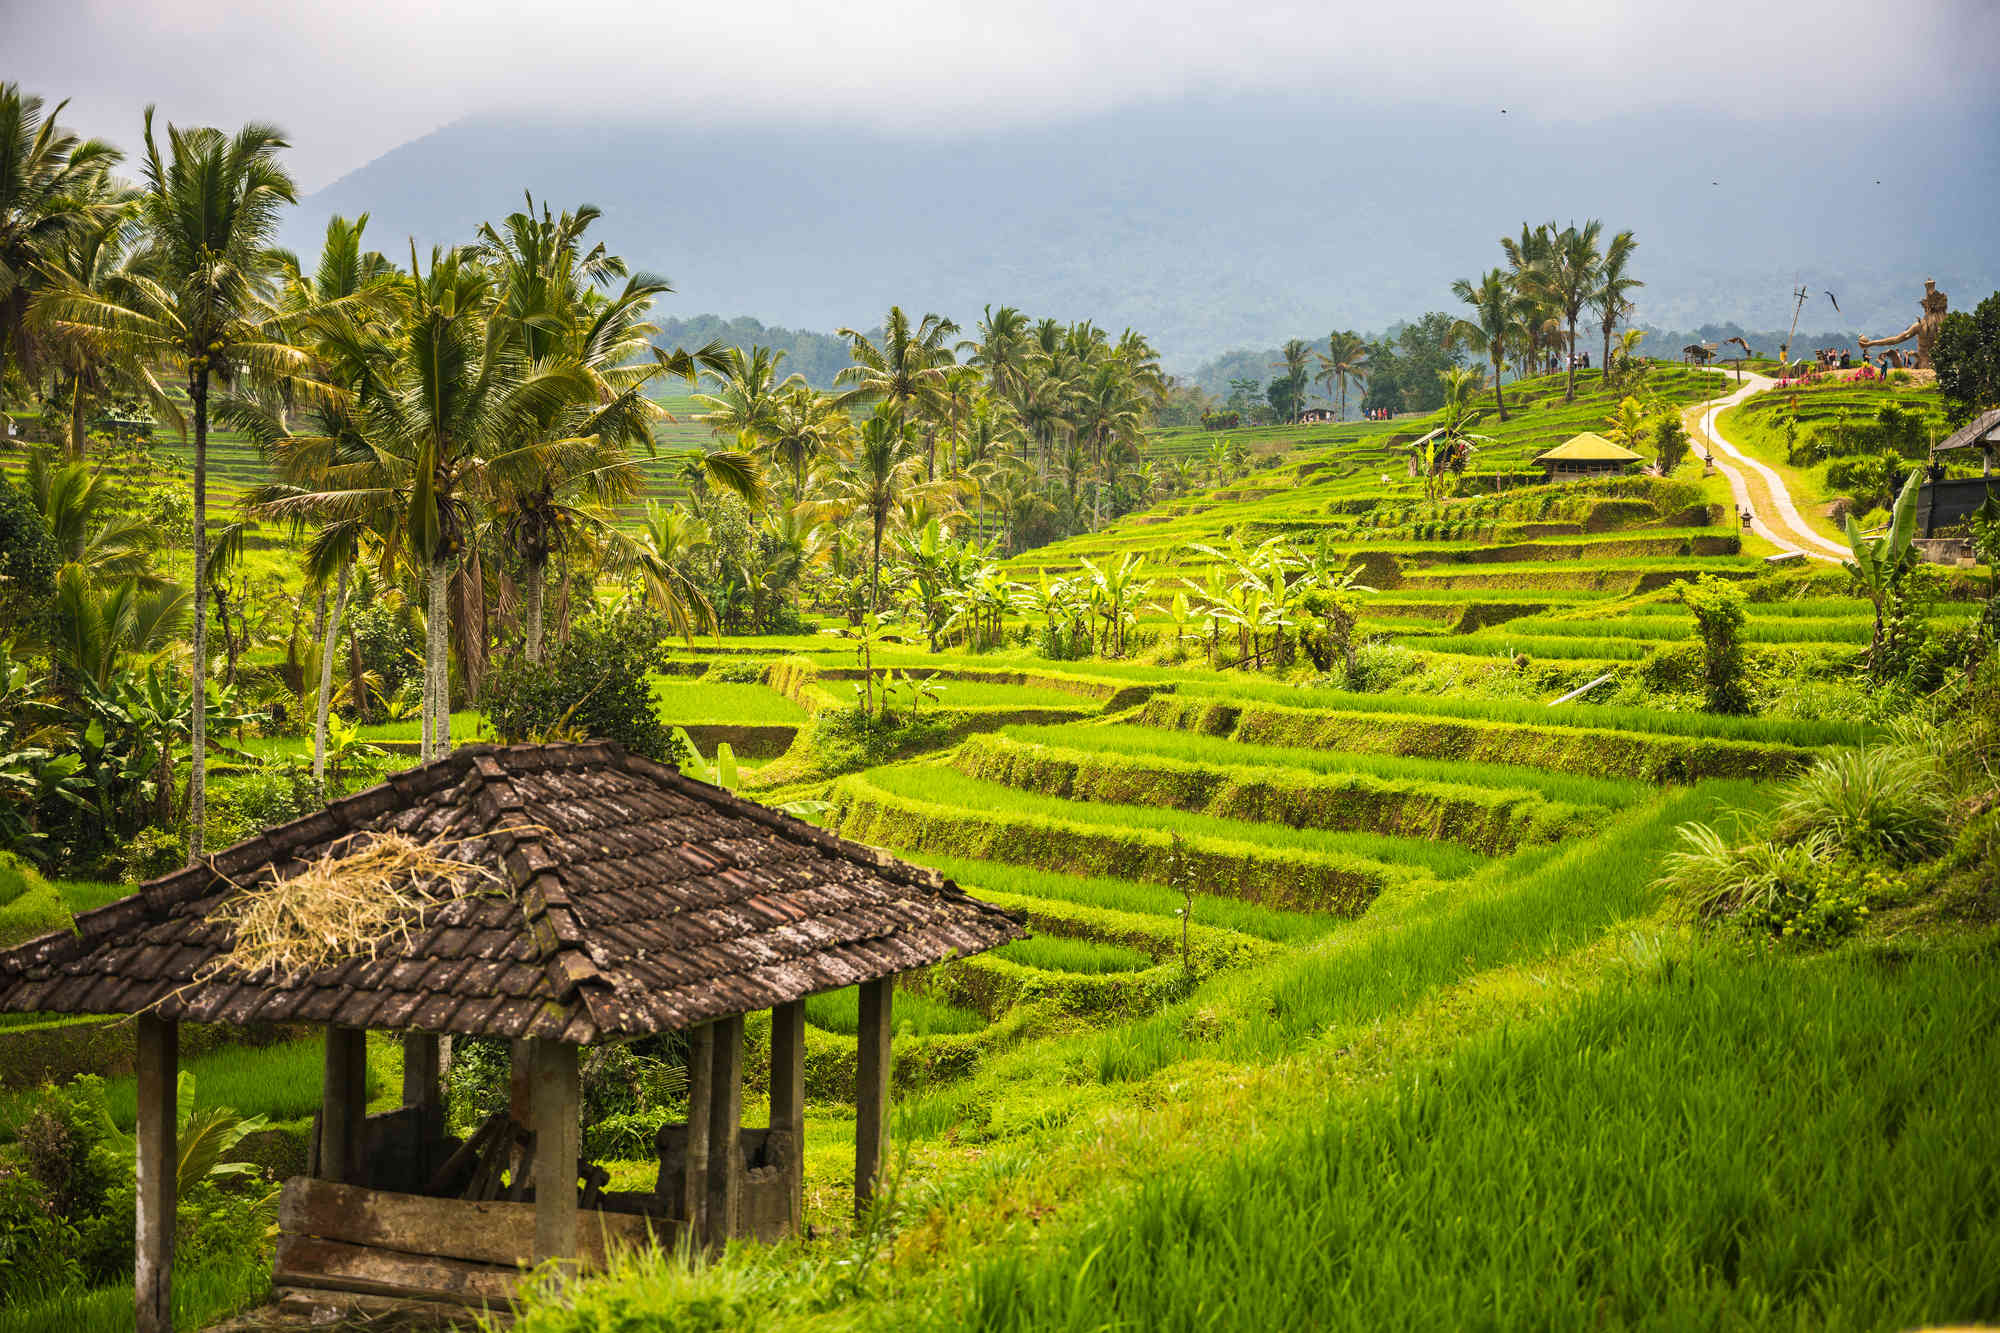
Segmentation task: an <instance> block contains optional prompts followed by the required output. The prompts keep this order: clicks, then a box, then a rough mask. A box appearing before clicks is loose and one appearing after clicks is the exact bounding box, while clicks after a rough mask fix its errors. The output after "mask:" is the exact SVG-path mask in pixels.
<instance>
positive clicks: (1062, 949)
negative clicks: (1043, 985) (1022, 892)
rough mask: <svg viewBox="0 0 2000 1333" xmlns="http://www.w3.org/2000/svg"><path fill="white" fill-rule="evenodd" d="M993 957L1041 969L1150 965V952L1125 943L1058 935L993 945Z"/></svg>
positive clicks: (1099, 969)
mask: <svg viewBox="0 0 2000 1333" xmlns="http://www.w3.org/2000/svg"><path fill="white" fill-rule="evenodd" d="M993 952H994V955H995V956H996V957H1000V958H1005V959H1006V960H1007V961H1008V962H1010V963H1019V964H1020V965H1021V966H1023V967H1038V968H1041V969H1042V970H1043V971H1044V972H1086V973H1103V972H1140V971H1143V970H1145V969H1146V968H1149V967H1151V966H1152V965H1153V956H1152V955H1151V954H1149V953H1146V952H1144V951H1142V950H1139V949H1134V948H1132V947H1131V946H1129V945H1124V944H1108V943H1106V942H1104V941H1102V940H1077V939H1068V938H1065V937H1064V936H1061V935H1032V936H1030V937H1029V938H1027V939H1025V940H1015V941H1014V942H1013V943H1012V944H1003V945H1001V946H1000V947H999V948H998V949H995V950H994V951H993Z"/></svg>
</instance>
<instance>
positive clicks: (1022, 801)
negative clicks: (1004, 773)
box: [867, 765, 1486, 879]
mask: <svg viewBox="0 0 2000 1333" xmlns="http://www.w3.org/2000/svg"><path fill="white" fill-rule="evenodd" d="M867 776H868V781H869V782H870V783H872V784H873V785H874V786H876V787H877V788H879V789H881V790H883V791H886V792H889V793H891V794H893V795H898V796H903V797H907V798H909V799H911V800H917V801H927V802H930V803H933V804H937V805H955V806H959V807H962V808H964V809H967V810H1004V811H1008V812H1010V813H1016V814H1026V815H1039V816H1042V817H1044V818H1048V819H1060V820H1064V821H1066V822H1069V823H1075V824H1108V825H1112V826H1114V827H1117V828H1121V829H1132V828H1144V829H1157V830H1159V831H1160V832H1163V833H1180V834H1184V835H1187V836H1190V837H1209V838H1221V839H1226V840H1228V841H1232V842H1239V843H1249V844H1252V845H1253V846H1262V847H1276V848H1281V849H1283V850H1285V851H1301V850H1303V851H1310V852H1321V853H1326V854H1331V855H1336V856H1348V857H1356V856H1358V857H1362V858H1365V859H1367V860H1370V861H1376V862H1381V863H1385V864H1389V865H1405V866H1417V867H1421V868H1422V869H1425V870H1428V871H1430V872H1431V873H1433V874H1435V875H1438V876H1440V877H1443V878H1447V879H1448V878H1454V877H1456V876H1459V875H1463V874H1465V873H1467V872H1468V871H1470V870H1472V869H1474V868H1475V867H1477V866H1480V865H1483V864H1485V861H1486V858H1485V857H1483V856H1481V855H1479V853H1477V852H1474V851H1471V850H1469V849H1468V848H1465V847H1461V846H1459V845H1458V844H1457V843H1451V842H1434V841H1431V840H1430V839H1426V838H1399V837H1393V836H1390V835H1387V834H1381V833H1334V832H1329V831H1327V830H1325V829H1299V828H1292V827H1291V826H1290V825H1286V824H1255V823H1251V822H1249V821H1248V820H1242V819H1220V818H1217V817H1216V816H1214V815H1199V814H1189V813H1186V812H1184V811H1180V810H1161V809H1155V808H1154V807H1151V806H1141V805H1111V804H1107V803H1102V802H1097V801H1066V800H1063V799H1062V798H1061V797H1057V796H1042V795H1039V794H1037V793H1034V792H1026V791H1021V790H1020V789H1018V788H1015V787H1007V786H1003V785H1001V784H1000V783H997V782H986V781H983V780H981V779H978V778H969V777H967V776H965V775H964V774H963V773H960V772H959V771H958V770H957V769H951V768H936V767H931V766H928V765H913V766H910V767H903V768H877V769H871V770H869V773H868V775H867Z"/></svg>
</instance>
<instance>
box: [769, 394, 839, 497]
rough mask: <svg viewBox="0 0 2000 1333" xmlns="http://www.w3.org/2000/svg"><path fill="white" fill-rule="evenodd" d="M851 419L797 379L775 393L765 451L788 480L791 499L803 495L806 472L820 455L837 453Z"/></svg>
mask: <svg viewBox="0 0 2000 1333" xmlns="http://www.w3.org/2000/svg"><path fill="white" fill-rule="evenodd" d="M853 426H854V423H853V419H852V418H850V417H849V416H848V415H847V413H846V412H845V411H843V410H841V409H840V408H839V407H837V406H835V405H834V402H833V400H832V399H831V398H829V397H828V396H827V395H825V394H823V393H820V392H819V391H818V390H817V389H814V388H813V387H812V386H811V385H809V384H805V383H800V384H798V385H795V386H794V387H792V388H791V389H789V390H787V391H786V392H785V393H783V394H781V395H779V397H778V402H777V407H776V409H775V411H774V412H773V414H772V418H771V434H770V440H769V444H768V452H769V454H770V457H771V461H772V462H773V463H775V464H776V465H777V466H778V467H779V468H781V469H783V471H784V472H785V474H786V475H787V476H788V477H790V478H791V482H792V503H793V504H794V505H797V504H802V503H804V501H805V498H806V474H807V473H809V472H811V471H812V469H813V465H814V464H815V463H816V462H817V461H818V460H820V459H821V458H829V457H833V456H835V455H837V454H839V453H840V452H841V451H842V450H843V449H844V448H845V447H846V443H847V438H848V436H850V435H851V434H852V433H853Z"/></svg>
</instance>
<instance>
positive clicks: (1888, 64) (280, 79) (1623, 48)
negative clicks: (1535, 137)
mask: <svg viewBox="0 0 2000 1333" xmlns="http://www.w3.org/2000/svg"><path fill="white" fill-rule="evenodd" d="M0 5H4V8H5V10H6V11H8V12H7V14H6V16H5V17H6V21H7V27H8V30H9V32H10V38H9V46H10V48H14V49H12V50H10V53H9V54H10V56H11V57H13V58H11V59H10V60H9V61H8V64H9V65H10V66H12V67H13V68H14V69H15V70H18V71H33V77H32V83H33V84H34V90H35V91H38V92H41V93H43V94H44V95H45V96H49V97H51V98H54V97H60V96H69V97H72V98H73V99H74V101H73V105H72V110H71V112H70V118H71V119H72V120H74V121H75V122H76V123H77V124H78V125H79V126H81V127H82V128H84V129H86V130H88V131H89V132H92V133H98V134H107V135H110V136H112V137H114V138H117V139H120V140H122V141H124V142H127V143H129V142H131V141H132V140H133V139H134V138H136V135H137V127H138V115H139V110H140V108H141V107H142V106H143V105H144V104H145V103H146V102H147V101H157V102H158V103H160V106H161V110H162V113H163V114H164V115H166V116H168V117H170V118H172V119H174V120H176V121H181V122H193V121H210V122H214V123H223V124H231V123H237V122H241V121H243V120H245V119H250V118H262V119H268V120H274V121H276V122H278V123H279V124H280V125H283V126H284V127H286V128H287V130H288V131H289V132H290V133H291V135H292V137H293V140H294V144H295V152H294V155H293V162H294V166H295V168H296V169H297V171H298V172H299V175H300V177H301V180H302V183H304V184H305V185H307V186H308V187H311V186H314V185H318V184H321V183H324V182H325V181H326V180H328V179H330V178H331V177H333V176H335V175H337V174H339V173H341V172H343V171H346V170H349V169H351V168H353V167H355V166H358V165H360V164H361V163H363V162H365V161H368V160H369V159H371V158H373V157H375V156H377V155H379V154H380V153H382V152H384V151H386V150H387V149H389V148H391V147H393V146H395V145H396V144H397V143H400V142H404V141H406V140H408V139H411V138H414V137H416V136H418V135H420V134H423V133H425V132H427V131H429V130H431V129H433V128H435V127H437V126H438V125H441V124H445V123H448V122H450V121H453V120H457V119H460V118H462V117H465V116H468V115H477V114H486V113H492V112H496V111H498V112H516V113H521V114H527V115H533V116H543V117H562V118H615V119H618V120H621V121H626V122H630V121H634V120H643V118H645V117H647V116H673V117H681V118H686V117H695V118H704V119H705V118H714V119H726V120H741V119H796V118H804V119H810V120H812V121H815V122H824V121H826V120H829V119H832V120H838V121H842V122H849V123H855V124H860V125H866V126H871V127H875V128H878V129H883V130H887V131H890V132H897V133H909V134H921V135H926V136H934V135H950V134H957V133H964V132H966V131H967V130H982V129H995V128H1004V127H1005V126H1007V125H1010V124H1017V123H1023V122H1043V121H1049V120H1057V119H1061V118H1064V117H1068V116H1074V115H1078V114H1083V113H1087V112H1090V111H1095V110H1102V109H1105V108H1108V107H1113V106H1120V105H1127V104H1131V103H1134V102H1143V101H1150V100H1165V99H1175V98H1180V97H1184V96H1188V95H1191V94H1199V95H1210V96H1229V95H1235V94H1297V95H1311V96H1316V97H1322V96H1327V95H1333V96H1336V97H1339V98H1341V99H1343V100H1346V101H1349V102H1351V103H1356V104H1368V105H1371V106H1372V107H1373V108H1374V109H1376V110H1387V109H1391V108H1393V106H1394V105H1397V104H1422V105H1436V104H1440V103H1443V104H1460V105H1472V106H1488V105H1490V106H1491V107H1492V109H1493V111H1494V113H1495V114H1497V113H1498V110H1499V108H1501V107H1506V108H1507V109H1508V113H1509V115H1513V116H1524V117H1535V118H1539V119H1544V120H1548V119H1563V118H1576V117H1583V116H1589V115H1592V114H1597V113H1601V112H1602V111H1603V110H1605V109H1607V108H1612V107H1616V108H1617V109H1619V110H1620V111H1623V112H1643V111H1646V110H1649V109H1661V108H1670V107H1674V106H1680V105H1704V106H1709V107H1716V106H1720V107H1723V108H1725V109H1727V110H1729V111H1730V112H1732V113H1734V114H1736V115H1739V116H1741V117H1744V118H1746V119H1757V120H1762V121H1766V122H1769V121H1771V120H1772V119H1773V118H1782V117H1785V116H1788V115H1792V114H1796V113H1798V112H1800V111H1801V110H1804V109H1808V108H1815V107H1819V108H1847V109H1849V110H1850V111H1851V112H1852V113H1854V114H1857V115H1858V114H1862V113H1864V112H1873V113H1875V114H1879V115H1892V116H1893V115H1904V114H1907V113H1908V112H1909V111H1911V110H1912V109H1913V108H1915V107H1916V106H1918V105H1919V104H1920V102H1921V101H1922V99H1923V98H1924V97H1926V96H1928V95H1932V94H1934V93H1939V92H1942V93H1943V94H1944V95H1948V96H1952V95H1959V94H1962V93H1966V92H1968V91H1971V92H1974V93H1975V94H1977V90H1976V88H1975V86H1974V85H1973V83H1972V80H1973V79H1974V78H1976V77H1981V75H1980V71H1979V70H1978V68H1977V66H1978V65H1979V63H1980V62H1977V61H1967V60H1965V59H1964V58H1963V56H1964V53H1965V52H1967V51H1976V50H1993V49H1996V48H2000V7H1995V6H1992V5H1989V4H1985V3H1979V2H1978V0H1974V3H1968V4H1955V5H1937V6H1903V7H1895V8H1892V9H1889V10H1885V9H1884V7H1883V6H1882V5H1881V3H1880V0H1819V2H1818V3H1816V4H1814V5H1813V6H1812V7H1811V19H1810V22H1797V23H1787V22H1773V23H1768V24H1765V23H1760V22H1756V21H1751V22H1748V23H1745V22H1740V21H1738V20H1739V19H1740V17H1741V16H1740V15H1730V14H1728V13H1727V12H1726V11H1718V10H1716V9H1715V8H1713V7H1702V6H1673V5H1661V4H1659V3H1657V0H1645V2H1644V3H1623V2H1615V3H1607V2H1606V0H1556V2H1552V3H1551V2H1546V0H1545V2H1544V3H1541V4H1538V5H1536V6H1533V7H1532V8H1530V9H1528V12H1525V13H1522V12H1515V11H1516V9H1517V7H1513V6H1505V5H1494V4H1491V3H1476V4H1475V3H1464V2H1462V0H1397V3H1393V4H1386V5H1385V4H1380V3H1362V4H1326V3H1321V4H1260V3H1256V0H1144V2H1142V0H1083V2H1081V3H1079V0H1011V2H1010V3H1007V4H1000V5H995V4H992V3H990V0H989V2H986V3H976V4H972V3H949V4H940V3H936V2H935V0H927V2H921V3H920V2H919V0H845V2H843V3H834V4H829V3H826V2H825V0H811V2H810V3H805V2H802V0H780V2H777V3H761V4H756V3H735V4H725V5H713V6H705V7H701V8H695V7H691V6H672V5H660V4H658V3H656V0H644V2H642V0H571V2H569V3H547V2H544V3H536V4H527V3H520V2H519V0H512V2H507V0H501V2H499V3H495V2H494V0H434V2H433V3H427V4H426V3H421V0H418V2H417V3H412V2H411V0H343V3H341V4H338V5H334V4H326V3H319V4H313V3H308V4H293V5H272V4H269V3H268V2H267V0H211V2H209V3H200V4H196V3H192V2H191V0H155V2H154V3H149V4H144V5H134V4H131V3H129V0H126V2H125V3H114V2H113V0H72V2H71V3H69V4H67V5H64V6H62V7H61V8H60V9H59V10H58V9H56V8H55V7H54V6H50V5H47V4H44V3H35V2H34V0H0ZM31 11H32V12H31ZM1980 95H1984V94H1980Z"/></svg>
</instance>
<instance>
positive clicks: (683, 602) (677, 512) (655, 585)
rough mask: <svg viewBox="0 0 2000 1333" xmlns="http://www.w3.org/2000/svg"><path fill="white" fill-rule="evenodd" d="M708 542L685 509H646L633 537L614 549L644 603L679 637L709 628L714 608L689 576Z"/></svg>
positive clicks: (700, 524) (705, 527) (703, 529)
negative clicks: (637, 584) (637, 581)
mask: <svg viewBox="0 0 2000 1333" xmlns="http://www.w3.org/2000/svg"><path fill="white" fill-rule="evenodd" d="M708 542H709V532H708V525H707V524H706V523H704V522H702V521H701V520H700V519H699V518H696V517H695V516H694V515H693V514H690V513H689V512H688V511H687V510H685V509H682V508H680V507H679V506H678V505H676V506H674V507H673V508H671V509H667V508H662V507H661V506H659V505H657V504H648V505H647V506H646V517H645V518H644V519H643V520H642V521H641V522H640V524H639V530H638V532H637V533H636V534H635V535H632V536H629V537H622V538H621V541H620V543H619V546H618V547H617V548H616V549H618V550H619V551H620V558H621V560H622V562H623V564H624V565H625V567H626V568H627V569H630V570H632V571H634V572H636V573H637V574H638V575H639V578H640V581H641V583H642V585H643V586H644V588H645V590H646V599H647V600H648V601H649V602H651V603H652V605H653V608H654V609H655V610H657V611H658V612H659V613H660V614H661V615H663V616H665V617H666V618H667V623H669V624H670V625H672V626H673V627H674V630H675V631H676V632H677V633H679V634H680V635H681V636H682V637H683V638H693V637H694V631H695V630H696V629H703V630H708V629H713V628H714V627H715V608H714V607H713V606H711V605H710V604H709V601H708V598H707V597H705V596H703V594H702V591H701V584H700V582H699V581H698V580H697V579H696V577H695V573H694V561H695V557H696V556H697V555H698V554H699V553H700V552H701V551H702V549H703V548H705V547H706V546H707V545H708Z"/></svg>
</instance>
